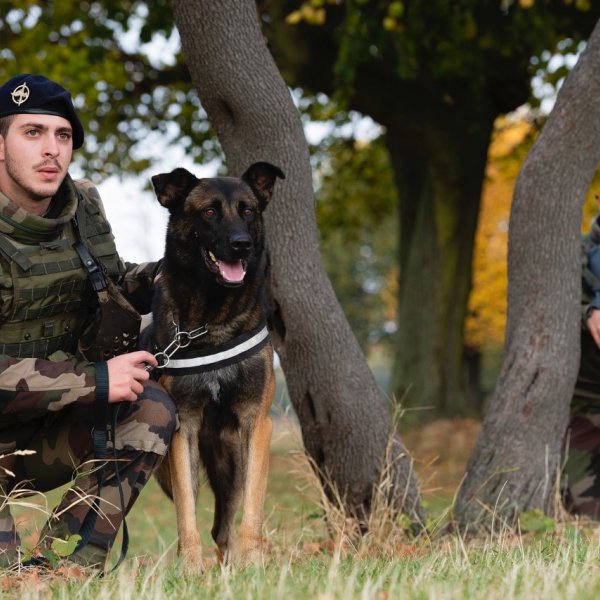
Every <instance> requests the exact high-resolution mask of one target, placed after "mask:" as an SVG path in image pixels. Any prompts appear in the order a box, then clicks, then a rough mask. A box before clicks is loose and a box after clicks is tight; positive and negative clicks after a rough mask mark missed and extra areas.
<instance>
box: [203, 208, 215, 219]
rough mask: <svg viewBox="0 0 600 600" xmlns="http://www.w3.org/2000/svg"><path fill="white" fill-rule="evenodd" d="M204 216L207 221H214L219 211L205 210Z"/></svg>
mask: <svg viewBox="0 0 600 600" xmlns="http://www.w3.org/2000/svg"><path fill="white" fill-rule="evenodd" d="M202 216H203V217H205V218H207V219H214V218H215V217H216V216H217V211H216V210H215V209H214V208H205V209H203V211H202Z"/></svg>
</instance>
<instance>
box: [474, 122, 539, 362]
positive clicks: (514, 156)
mask: <svg viewBox="0 0 600 600" xmlns="http://www.w3.org/2000/svg"><path fill="white" fill-rule="evenodd" d="M532 135H533V128H532V125H531V123H530V122H528V121H527V120H525V119H517V118H514V117H513V118H510V117H501V118H500V119H498V120H497V122H496V127H495V130H494V135H493V137H492V143H491V145H490V150H489V154H488V164H487V169H486V178H485V183H484V187H483V195H482V199H481V212H480V214H479V225H478V227H477V234H476V237H475V252H474V259H473V286H472V290H471V295H470V297H469V310H468V317H467V321H466V324H465V345H466V346H467V347H469V348H471V349H473V350H475V351H477V352H479V353H482V352H486V351H493V350H497V349H499V348H501V347H502V342H503V340H504V326H505V324H506V286H507V278H506V250H507V242H508V219H509V216H510V203H511V200H512V194H513V188H514V185H515V180H516V177H517V174H518V172H519V168H520V166H521V162H522V159H523V157H524V154H525V149H526V148H527V147H529V143H528V141H529V139H530V138H531V137H532Z"/></svg>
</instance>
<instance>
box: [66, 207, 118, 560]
mask: <svg viewBox="0 0 600 600" xmlns="http://www.w3.org/2000/svg"><path fill="white" fill-rule="evenodd" d="M72 222H73V229H74V230H75V233H76V235H77V238H78V241H77V242H75V243H74V244H73V248H74V249H75V251H76V252H77V254H78V255H79V258H80V259H81V262H82V263H83V266H84V267H85V270H86V271H87V275H88V279H89V281H90V283H91V285H92V288H93V290H94V292H96V293H97V294H98V293H99V292H102V291H104V290H105V289H106V287H107V284H106V279H105V275H104V272H103V269H102V268H101V265H100V264H99V263H98V261H97V260H96V259H95V258H94V257H93V256H92V255H91V253H90V252H89V250H88V249H87V248H86V246H85V245H84V244H83V242H82V241H81V240H82V238H81V232H80V230H79V223H78V222H77V219H76V218H74V219H73V221H72ZM95 370H96V398H95V404H94V428H93V429H92V442H93V449H94V459H95V460H96V461H98V463H99V464H98V468H97V471H96V477H97V480H98V493H97V495H96V498H94V502H93V504H92V507H91V509H90V510H89V511H88V513H87V515H86V516H85V519H84V520H83V523H82V525H81V528H80V530H79V535H80V536H81V539H80V540H79V542H78V543H77V546H76V547H75V550H74V551H73V554H75V553H76V552H78V551H79V550H81V549H82V548H83V547H84V546H85V545H86V544H87V543H88V542H89V541H90V537H91V535H92V533H93V531H94V527H95V525H96V520H97V518H98V513H99V510H100V491H101V489H102V486H103V485H104V469H105V467H106V460H107V454H108V432H107V427H108V421H109V404H108V366H107V364H106V362H97V363H95ZM118 412H119V405H118V404H117V405H116V406H115V408H114V409H113V411H112V444H113V458H114V469H115V478H116V481H117V485H118V486H119V497H120V500H121V513H122V516H123V538H122V541H121V554H120V556H119V560H118V561H117V563H116V564H115V566H114V567H113V568H112V569H111V571H110V572H112V571H114V570H115V569H116V568H117V567H118V566H119V565H120V564H121V563H122V562H123V560H125V557H126V555H127V550H128V549H129V532H128V530H127V522H126V520H125V497H124V494H123V486H122V483H121V477H120V474H119V465H118V458H117V448H116V439H115V432H116V430H117V414H118Z"/></svg>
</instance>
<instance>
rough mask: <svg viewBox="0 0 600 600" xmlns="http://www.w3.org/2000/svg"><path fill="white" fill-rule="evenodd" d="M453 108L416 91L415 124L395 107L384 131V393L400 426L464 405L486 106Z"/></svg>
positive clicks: (489, 120) (453, 412) (489, 117)
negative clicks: (389, 233)
mask: <svg viewBox="0 0 600 600" xmlns="http://www.w3.org/2000/svg"><path fill="white" fill-rule="evenodd" d="M482 104H483V101H482ZM459 110H460V109H459ZM459 110H457V109H455V108H454V107H452V108H445V107H444V106H443V105H442V103H441V102H440V103H439V105H437V106H436V104H435V102H434V101H432V100H431V99H429V100H427V99H425V98H423V99H421V101H420V102H419V103H418V105H415V106H414V115H416V116H417V118H414V120H413V123H414V125H412V126H410V127H409V128H408V129H407V128H406V125H404V124H405V123H409V122H410V119H409V118H408V115H404V117H405V118H404V119H403V126H402V128H400V127H399V129H400V130H399V131H398V130H395V129H394V128H393V127H389V126H388V132H387V139H388V148H389V150H390V156H391V159H392V163H393V167H394V173H395V175H396V184H397V187H398V190H399V193H398V196H399V198H398V201H399V218H400V245H399V263H400V293H399V314H398V333H397V336H396V354H395V357H396V360H395V365H394V379H393V391H394V393H395V396H396V399H397V400H398V402H400V403H401V404H402V407H403V408H404V409H406V410H407V412H406V414H405V416H404V417H403V423H404V422H406V423H408V424H412V423H415V422H422V421H425V420H431V419H432V418H433V417H438V416H445V417H453V416H457V415H466V414H468V413H469V412H470V410H471V407H470V406H469V402H468V399H467V393H466V389H465V382H464V381H463V378H462V373H463V329H464V321H465V316H466V308H467V300H468V297H469V292H470V290H471V263H472V254H473V246H474V239H475V231H476V228H477V215H478V214H479V205H480V198H481V188H482V184H483V177H484V173H485V163H486V156H487V149H488V146H489V142H490V136H491V132H492V127H493V121H494V116H495V114H494V113H493V111H491V110H489V111H485V110H483V109H482V107H481V106H480V107H479V110H475V109H473V110H472V111H464V109H462V111H463V114H462V117H460V118H459V116H458V114H457V113H459ZM396 118H398V117H396ZM393 122H394V121H393V120H392V123H393ZM457 124H459V125H457ZM415 409H416V410H415Z"/></svg>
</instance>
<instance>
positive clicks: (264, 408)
mask: <svg viewBox="0 0 600 600" xmlns="http://www.w3.org/2000/svg"><path fill="white" fill-rule="evenodd" d="M274 393H275V377H274V376H271V377H270V378H269V382H268V384H267V385H266V386H265V392H264V395H263V401H262V403H261V410H260V414H259V416H258V419H257V421H256V424H255V427H254V430H253V432H252V434H251V437H250V444H249V448H248V465H247V472H246V480H245V483H244V503H243V509H242V510H243V512H242V521H241V523H240V529H239V534H238V540H237V543H236V544H235V547H234V554H235V555H236V558H237V560H241V561H242V562H254V563H258V562H260V560H261V542H262V524H263V509H264V503H265V496H266V493H267V482H268V476H269V453H270V447H271V433H272V431H273V423H272V422H271V419H270V418H269V414H268V413H269V408H270V407H271V403H272V401H273V395H274Z"/></svg>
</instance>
